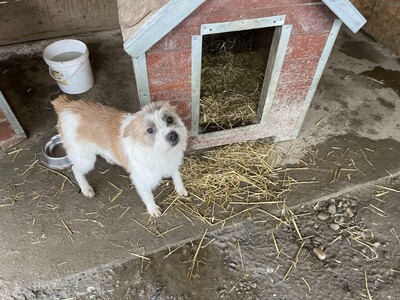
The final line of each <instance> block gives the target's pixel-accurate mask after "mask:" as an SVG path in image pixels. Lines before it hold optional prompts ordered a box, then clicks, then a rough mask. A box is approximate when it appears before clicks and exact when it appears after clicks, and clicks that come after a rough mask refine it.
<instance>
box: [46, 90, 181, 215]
mask: <svg viewBox="0 0 400 300" xmlns="http://www.w3.org/2000/svg"><path fill="white" fill-rule="evenodd" d="M51 103H52V104H53V106H54V109H55V111H56V113H57V116H58V124H57V129H58V132H59V133H60V135H61V139H62V141H63V144H64V148H65V150H66V152H67V156H68V158H69V160H70V161H71V162H72V171H73V173H74V176H75V179H76V181H77V182H78V184H79V187H80V188H81V191H82V193H83V194H84V195H85V196H86V197H89V198H90V197H93V196H94V194H95V193H94V191H93V188H92V187H91V186H90V185H89V183H88V181H87V180H86V178H85V174H86V173H88V172H89V171H91V170H93V168H94V164H95V161H96V155H100V156H101V157H103V158H104V159H106V160H107V162H109V163H112V164H118V165H120V166H122V167H123V168H124V169H125V170H126V171H127V172H129V173H130V178H131V180H132V182H133V184H134V185H135V187H136V190H137V192H138V194H139V196H140V197H141V198H142V200H143V202H144V204H145V205H146V208H147V211H148V212H149V214H150V215H151V216H153V217H159V216H160V215H161V209H160V207H159V206H158V205H156V203H155V202H154V197H153V193H152V191H153V189H154V188H155V187H157V185H158V184H159V183H160V182H161V180H162V179H163V178H166V177H172V180H173V183H174V186H175V190H176V191H177V193H178V194H180V195H183V196H187V194H188V193H187V191H186V189H185V186H184V185H183V182H182V178H181V175H180V172H179V167H180V165H181V164H182V160H183V156H184V151H185V150H186V143H187V131H186V128H185V126H184V124H183V122H182V120H181V119H180V117H179V116H178V114H177V113H176V112H175V111H174V110H173V109H172V108H171V107H170V106H168V105H163V104H157V103H152V104H149V105H146V106H145V107H143V109H142V110H140V111H138V112H136V113H134V114H131V113H127V112H123V111H119V110H117V109H114V108H111V107H107V106H104V105H101V104H99V103H88V102H84V101H82V100H80V101H69V100H68V99H67V98H66V96H65V95H61V96H59V97H58V98H57V99H55V100H54V101H52V102H51Z"/></svg>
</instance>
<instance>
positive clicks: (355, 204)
mask: <svg viewBox="0 0 400 300" xmlns="http://www.w3.org/2000/svg"><path fill="white" fill-rule="evenodd" d="M357 204H358V202H357V200H355V199H350V206H352V207H355V206H357Z"/></svg>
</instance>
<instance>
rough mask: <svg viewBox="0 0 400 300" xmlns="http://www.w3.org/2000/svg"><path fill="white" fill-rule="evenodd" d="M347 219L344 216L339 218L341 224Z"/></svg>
mask: <svg viewBox="0 0 400 300" xmlns="http://www.w3.org/2000/svg"><path fill="white" fill-rule="evenodd" d="M345 221H346V218H345V217H343V216H340V217H339V219H338V223H339V224H343V223H344V222H345Z"/></svg>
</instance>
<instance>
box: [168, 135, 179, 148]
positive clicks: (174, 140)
mask: <svg viewBox="0 0 400 300" xmlns="http://www.w3.org/2000/svg"><path fill="white" fill-rule="evenodd" d="M167 141H168V142H169V143H170V144H171V145H172V146H176V144H178V142H179V136H178V134H177V133H176V132H175V131H171V132H170V133H168V134H167Z"/></svg>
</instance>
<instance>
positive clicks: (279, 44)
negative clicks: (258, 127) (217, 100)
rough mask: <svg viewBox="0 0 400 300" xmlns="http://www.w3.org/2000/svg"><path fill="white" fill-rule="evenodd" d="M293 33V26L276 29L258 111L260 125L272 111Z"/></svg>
mask: <svg viewBox="0 0 400 300" xmlns="http://www.w3.org/2000/svg"><path fill="white" fill-rule="evenodd" d="M291 32H292V25H283V26H279V27H277V28H276V29H275V34H274V37H273V40H272V43H271V49H270V54H269V57H270V58H271V60H269V61H268V64H267V68H266V71H265V76H264V82H263V88H262V91H261V97H260V102H259V107H258V111H259V112H260V113H261V115H260V113H259V115H258V116H257V118H258V119H259V120H260V123H266V122H267V119H268V115H269V113H270V111H271V107H272V103H273V100H274V97H275V92H276V88H277V86H278V81H279V75H280V73H281V71H282V65H283V62H284V60H285V55H286V50H287V46H288V43H289V38H290V35H291Z"/></svg>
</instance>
